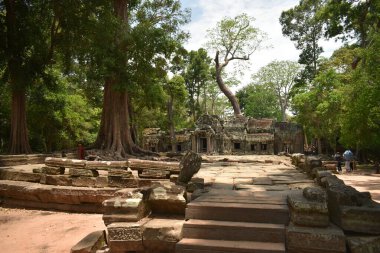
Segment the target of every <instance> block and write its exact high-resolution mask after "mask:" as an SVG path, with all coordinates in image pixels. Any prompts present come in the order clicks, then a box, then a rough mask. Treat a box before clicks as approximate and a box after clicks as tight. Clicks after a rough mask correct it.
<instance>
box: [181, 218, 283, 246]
mask: <svg viewBox="0 0 380 253" xmlns="http://www.w3.org/2000/svg"><path fill="white" fill-rule="evenodd" d="M182 231H183V237H184V238H199V239H210V240H234V241H257V242H277V243H280V242H285V225H282V224H269V223H248V222H231V221H215V220H195V219H191V220H188V221H186V222H185V224H184V226H183V230H182Z"/></svg>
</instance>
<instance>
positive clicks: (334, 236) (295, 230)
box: [286, 223, 346, 253]
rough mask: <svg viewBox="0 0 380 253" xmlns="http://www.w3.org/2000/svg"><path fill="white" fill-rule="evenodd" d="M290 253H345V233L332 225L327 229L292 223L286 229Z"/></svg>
mask: <svg viewBox="0 0 380 253" xmlns="http://www.w3.org/2000/svg"><path fill="white" fill-rule="evenodd" d="M286 244H287V252H288V253H321V252H324V253H345V252H346V239H345V235H344V233H343V231H342V230H341V229H340V228H338V227H337V226H334V225H333V224H330V225H329V227H327V228H315V227H302V226H296V225H294V224H292V223H290V224H289V226H288V227H287V228H286Z"/></svg>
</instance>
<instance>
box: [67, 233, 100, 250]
mask: <svg viewBox="0 0 380 253" xmlns="http://www.w3.org/2000/svg"><path fill="white" fill-rule="evenodd" d="M105 245H106V237H105V231H104V230H100V231H95V232H92V233H90V234H88V235H87V236H86V237H84V238H83V239H82V240H80V241H79V242H78V243H77V244H75V245H74V246H73V247H72V248H71V253H95V252H96V251H97V250H100V249H101V248H103V247H104V246H105Z"/></svg>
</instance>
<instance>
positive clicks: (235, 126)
mask: <svg viewBox="0 0 380 253" xmlns="http://www.w3.org/2000/svg"><path fill="white" fill-rule="evenodd" d="M150 132H152V133H151V134H150V135H149V134H148V135H146V134H145V132H144V141H143V143H144V147H149V149H150V150H152V148H151V147H153V146H154V147H157V148H156V149H157V150H156V152H168V151H171V148H168V147H169V145H168V143H170V138H169V137H168V136H167V134H166V135H165V134H162V133H163V132H160V131H158V130H156V131H147V133H150ZM159 132H160V134H159ZM176 139H177V140H176V146H177V147H176V151H177V152H185V151H187V150H190V149H191V150H192V151H194V152H197V153H207V154H278V153H280V152H286V153H296V152H297V153H302V152H303V145H304V134H303V129H302V127H301V126H299V125H297V124H294V123H289V122H275V120H273V119H254V118H248V117H244V116H239V117H230V118H226V119H220V118H219V117H218V116H217V115H203V116H201V117H200V118H199V119H198V121H197V122H196V127H195V129H194V130H192V131H187V130H183V131H181V132H178V133H176ZM165 143H166V144H165ZM152 151H153V150H152Z"/></svg>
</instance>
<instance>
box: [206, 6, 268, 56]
mask: <svg viewBox="0 0 380 253" xmlns="http://www.w3.org/2000/svg"><path fill="white" fill-rule="evenodd" d="M254 20H255V19H254V18H253V17H249V16H248V15H247V14H245V13H243V14H240V15H238V16H236V17H234V18H230V17H224V18H223V19H222V20H221V21H219V22H218V23H217V25H216V27H215V28H213V29H210V30H208V31H207V32H208V35H207V36H208V43H207V46H208V48H210V49H212V50H215V51H219V53H220V55H221V56H222V57H223V58H225V59H230V60H233V59H248V58H249V57H250V55H252V54H253V53H254V52H255V51H256V50H257V49H258V47H259V46H260V45H261V43H262V42H263V40H264V39H265V34H264V33H263V32H261V31H260V30H259V29H258V28H255V27H253V26H252V23H253V22H254Z"/></svg>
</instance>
